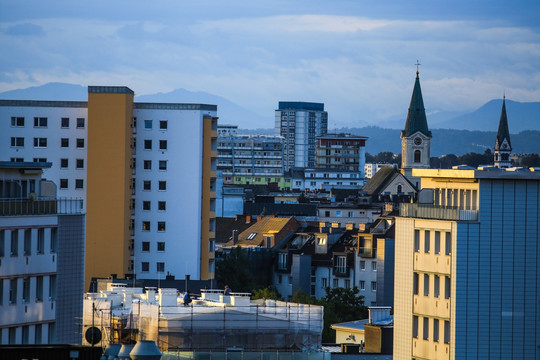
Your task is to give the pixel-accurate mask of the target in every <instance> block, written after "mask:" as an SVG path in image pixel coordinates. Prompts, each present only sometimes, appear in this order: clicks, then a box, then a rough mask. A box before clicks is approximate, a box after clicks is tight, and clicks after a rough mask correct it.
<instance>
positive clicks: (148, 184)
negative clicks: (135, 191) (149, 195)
mask: <svg viewBox="0 0 540 360" xmlns="http://www.w3.org/2000/svg"><path fill="white" fill-rule="evenodd" d="M143 190H146V191H150V190H152V181H151V180H144V181H143ZM158 190H160V191H165V190H167V182H166V181H164V180H159V181H158Z"/></svg>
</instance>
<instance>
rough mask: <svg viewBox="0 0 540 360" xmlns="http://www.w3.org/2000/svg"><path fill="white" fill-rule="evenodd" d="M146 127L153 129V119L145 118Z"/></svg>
mask: <svg viewBox="0 0 540 360" xmlns="http://www.w3.org/2000/svg"><path fill="white" fill-rule="evenodd" d="M144 128H145V129H152V120H144Z"/></svg>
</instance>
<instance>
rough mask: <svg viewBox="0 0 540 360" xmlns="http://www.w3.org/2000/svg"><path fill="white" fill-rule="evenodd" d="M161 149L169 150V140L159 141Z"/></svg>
mask: <svg viewBox="0 0 540 360" xmlns="http://www.w3.org/2000/svg"><path fill="white" fill-rule="evenodd" d="M159 149H160V150H167V140H159Z"/></svg>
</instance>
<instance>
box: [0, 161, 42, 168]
mask: <svg viewBox="0 0 540 360" xmlns="http://www.w3.org/2000/svg"><path fill="white" fill-rule="evenodd" d="M51 166H52V163H51V162H29V161H0V169H44V168H50V167H51Z"/></svg>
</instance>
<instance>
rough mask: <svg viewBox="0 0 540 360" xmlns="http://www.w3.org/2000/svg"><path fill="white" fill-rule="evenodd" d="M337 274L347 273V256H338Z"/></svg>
mask: <svg viewBox="0 0 540 360" xmlns="http://www.w3.org/2000/svg"><path fill="white" fill-rule="evenodd" d="M336 272H337V273H338V274H345V273H346V272H347V258H346V257H345V256H336Z"/></svg>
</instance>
